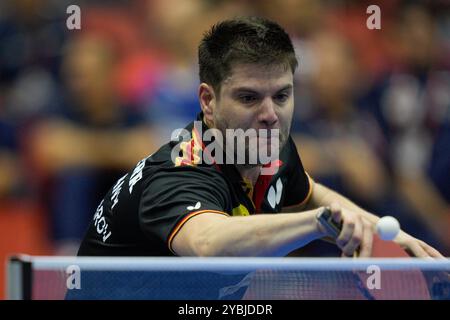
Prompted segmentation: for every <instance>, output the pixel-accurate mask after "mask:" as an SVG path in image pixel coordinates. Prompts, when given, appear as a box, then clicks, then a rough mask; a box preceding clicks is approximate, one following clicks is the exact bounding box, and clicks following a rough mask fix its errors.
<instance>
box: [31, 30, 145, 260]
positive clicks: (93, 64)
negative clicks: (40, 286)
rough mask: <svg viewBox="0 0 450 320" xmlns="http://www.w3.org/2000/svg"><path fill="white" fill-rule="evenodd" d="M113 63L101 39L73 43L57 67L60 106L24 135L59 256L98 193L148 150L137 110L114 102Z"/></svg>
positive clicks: (78, 232)
mask: <svg viewBox="0 0 450 320" xmlns="http://www.w3.org/2000/svg"><path fill="white" fill-rule="evenodd" d="M115 59H116V57H115V52H114V49H113V47H112V44H111V43H109V42H108V41H107V40H106V39H104V38H102V37H98V36H95V35H82V36H79V37H75V38H72V39H71V40H70V42H69V43H68V44H67V46H66V48H65V50H64V60H63V65H62V74H63V78H64V81H65V84H66V87H67V96H66V97H65V99H64V104H62V105H61V108H60V112H59V113H58V114H53V115H52V117H48V118H47V119H44V120H42V121H41V122H40V123H39V124H38V125H37V126H36V127H35V129H34V131H33V134H32V136H31V139H32V149H33V156H34V161H35V163H36V164H37V167H38V168H39V169H40V170H41V171H44V172H45V175H47V176H48V177H50V178H51V181H50V184H49V188H48V189H47V191H46V192H48V193H47V196H48V199H47V200H48V203H49V209H50V211H51V214H52V226H53V232H54V238H55V241H57V243H58V245H59V249H60V250H59V253H65V254H68V253H73V252H74V251H72V250H73V249H74V248H75V246H77V245H78V241H79V239H80V238H81V237H82V236H83V234H84V232H85V229H86V226H87V225H88V222H89V220H90V219H91V218H92V215H93V213H94V211H95V207H96V206H97V205H98V199H99V197H101V194H104V193H105V192H106V191H107V188H109V187H110V186H111V185H112V184H114V181H115V180H117V179H118V178H120V176H121V175H122V174H123V173H124V172H126V171H128V170H129V168H131V167H132V166H133V165H134V164H135V163H136V162H137V161H138V160H140V159H141V158H143V157H145V156H146V155H148V154H149V153H151V152H152V150H153V145H152V135H151V132H150V128H149V127H148V125H146V123H145V122H144V117H143V115H142V114H141V113H140V112H138V111H139V109H136V108H133V107H132V106H128V105H124V104H123V102H122V101H120V100H119V99H118V97H117V94H116V90H115V87H114V76H113V75H114V70H115V69H114V67H115V65H116V60H115Z"/></svg>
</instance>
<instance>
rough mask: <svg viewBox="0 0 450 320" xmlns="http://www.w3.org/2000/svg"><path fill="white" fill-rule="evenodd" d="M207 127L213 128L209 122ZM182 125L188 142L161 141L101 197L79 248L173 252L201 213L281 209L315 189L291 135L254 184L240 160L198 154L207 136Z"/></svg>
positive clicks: (97, 252) (110, 252) (109, 252)
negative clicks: (208, 158)
mask: <svg viewBox="0 0 450 320" xmlns="http://www.w3.org/2000/svg"><path fill="white" fill-rule="evenodd" d="M201 119H202V115H201V114H200V115H199V118H198V121H201ZM201 128H202V129H203V130H205V131H206V130H207V129H208V127H207V126H206V125H205V124H204V123H203V122H201ZM184 132H185V133H188V136H187V138H186V136H184V137H183V138H184V142H182V143H181V144H180V143H179V141H171V142H169V143H167V144H165V145H163V146H162V147H161V148H160V149H159V150H158V151H157V152H155V153H154V154H152V155H151V156H149V157H147V158H145V159H143V160H141V161H139V162H138V163H137V165H136V167H135V168H134V169H133V170H131V171H130V172H129V173H128V174H126V175H125V176H123V177H121V178H120V179H119V180H118V181H117V183H116V184H115V185H114V186H113V187H112V188H111V190H110V191H109V192H108V193H107V194H106V196H105V198H104V199H103V200H102V201H101V203H100V204H99V206H98V208H97V210H96V212H95V214H94V217H93V220H92V222H91V224H90V226H89V228H88V231H87V233H86V235H85V238H84V239H83V241H82V243H81V246H80V249H79V251H78V255H80V256H85V255H88V256H171V255H174V252H173V251H172V248H171V244H172V240H173V238H174V236H175V235H176V234H177V232H178V231H179V230H180V228H181V227H182V226H183V225H184V223H185V222H186V221H188V220H189V219H190V218H192V217H194V216H196V215H199V214H202V213H205V212H212V213H216V214H222V215H229V216H238V215H240V216H246V215H252V214H263V213H278V212H280V211H281V209H282V208H283V207H288V206H295V205H299V204H302V203H305V202H306V201H307V200H308V198H309V196H310V195H311V189H312V187H311V182H310V180H309V177H308V175H307V174H306V172H305V170H304V169H303V166H302V163H301V161H300V157H299V155H298V153H297V149H296V147H295V144H294V142H293V141H292V139H291V137H289V139H288V141H287V143H286V144H285V146H284V147H283V149H282V150H281V151H280V155H279V160H277V161H274V162H272V163H270V164H269V165H268V166H270V167H271V168H276V169H277V170H273V174H265V175H260V176H259V178H258V180H257V182H256V184H255V186H254V187H253V185H252V184H251V183H248V182H247V181H244V180H243V179H242V178H241V176H240V174H239V172H238V171H237V169H236V167H235V166H234V165H230V164H217V163H214V162H212V163H211V161H201V158H199V157H198V156H197V154H198V152H199V151H201V150H205V148H206V147H207V144H206V145H205V143H204V141H202V140H200V137H199V132H198V130H197V129H196V126H195V125H194V122H192V123H190V124H189V125H188V126H187V127H186V128H185V130H184ZM199 140H200V141H199ZM176 146H181V149H182V151H183V152H182V156H177V157H175V158H174V160H172V159H173V150H174V148H175V147H176ZM265 167H267V166H265Z"/></svg>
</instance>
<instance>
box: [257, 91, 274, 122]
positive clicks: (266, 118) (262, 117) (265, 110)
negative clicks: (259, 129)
mask: <svg viewBox="0 0 450 320" xmlns="http://www.w3.org/2000/svg"><path fill="white" fill-rule="evenodd" d="M258 121H259V122H262V123H263V124H264V125H265V126H267V127H272V126H273V125H275V124H276V123H277V122H278V116H277V114H276V112H275V104H274V102H273V101H272V98H271V97H267V98H265V99H264V100H263V101H262V103H261V106H260V110H259V114H258Z"/></svg>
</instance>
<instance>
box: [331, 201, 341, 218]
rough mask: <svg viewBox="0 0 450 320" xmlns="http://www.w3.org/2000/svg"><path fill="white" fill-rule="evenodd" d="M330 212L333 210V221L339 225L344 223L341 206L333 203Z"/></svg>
mask: <svg viewBox="0 0 450 320" xmlns="http://www.w3.org/2000/svg"><path fill="white" fill-rule="evenodd" d="M330 210H331V217H332V218H333V220H334V221H335V222H337V223H341V221H342V209H341V206H340V205H339V204H338V203H336V202H333V203H332V204H331V205H330Z"/></svg>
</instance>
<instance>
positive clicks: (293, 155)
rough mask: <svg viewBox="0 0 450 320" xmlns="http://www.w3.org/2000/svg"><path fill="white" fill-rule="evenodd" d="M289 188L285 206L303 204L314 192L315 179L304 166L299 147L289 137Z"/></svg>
mask: <svg viewBox="0 0 450 320" xmlns="http://www.w3.org/2000/svg"><path fill="white" fill-rule="evenodd" d="M288 143H289V161H288V177H289V178H288V185H287V186H288V188H287V190H288V191H287V194H286V197H285V201H284V203H283V207H290V206H298V205H303V204H305V203H306V202H308V200H309V198H310V197H311V194H312V188H313V184H314V181H313V180H312V179H311V178H310V177H309V175H308V174H307V173H306V171H305V169H304V168H303V164H302V161H301V160H300V156H299V153H298V151H297V147H296V146H295V143H294V141H293V140H292V138H291V137H289V141H288Z"/></svg>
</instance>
